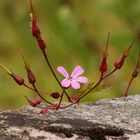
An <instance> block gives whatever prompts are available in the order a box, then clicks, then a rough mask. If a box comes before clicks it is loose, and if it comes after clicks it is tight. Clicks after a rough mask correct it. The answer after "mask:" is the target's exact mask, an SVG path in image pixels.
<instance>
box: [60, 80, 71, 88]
mask: <svg viewBox="0 0 140 140" xmlns="http://www.w3.org/2000/svg"><path fill="white" fill-rule="evenodd" d="M70 83H71V81H70V80H68V79H64V80H62V82H61V85H62V87H64V88H68V87H69V86H70Z"/></svg>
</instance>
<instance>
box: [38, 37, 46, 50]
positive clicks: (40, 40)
mask: <svg viewBox="0 0 140 140" xmlns="http://www.w3.org/2000/svg"><path fill="white" fill-rule="evenodd" d="M37 42H38V46H39V48H40V49H42V50H44V49H45V48H46V44H45V42H44V40H43V39H41V38H38V39H37Z"/></svg>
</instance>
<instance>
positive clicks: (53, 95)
mask: <svg viewBox="0 0 140 140" xmlns="http://www.w3.org/2000/svg"><path fill="white" fill-rule="evenodd" d="M51 96H52V97H53V98H54V99H58V98H59V97H60V94H59V93H58V92H53V93H51Z"/></svg>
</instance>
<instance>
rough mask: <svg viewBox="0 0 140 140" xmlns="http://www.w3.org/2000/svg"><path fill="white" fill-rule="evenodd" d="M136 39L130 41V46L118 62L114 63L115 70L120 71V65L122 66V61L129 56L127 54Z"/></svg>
mask: <svg viewBox="0 0 140 140" xmlns="http://www.w3.org/2000/svg"><path fill="white" fill-rule="evenodd" d="M135 40H136V38H135V39H134V40H133V41H132V43H131V44H130V46H129V47H128V48H127V50H125V51H124V53H123V55H122V56H121V57H120V59H119V60H117V61H116V62H115V63H114V66H115V68H116V69H120V68H121V67H122V65H123V64H124V61H125V59H126V57H127V56H128V55H129V52H130V50H131V48H132V46H133V44H134V42H135Z"/></svg>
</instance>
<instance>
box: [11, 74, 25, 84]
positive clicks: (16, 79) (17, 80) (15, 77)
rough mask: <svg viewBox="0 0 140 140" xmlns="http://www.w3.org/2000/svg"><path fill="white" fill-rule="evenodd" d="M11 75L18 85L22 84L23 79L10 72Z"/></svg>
mask: <svg viewBox="0 0 140 140" xmlns="http://www.w3.org/2000/svg"><path fill="white" fill-rule="evenodd" d="M11 77H12V78H13V79H14V80H15V81H16V83H17V84H18V85H23V84H24V79H23V78H22V77H20V76H18V75H16V74H14V73H12V74H11Z"/></svg>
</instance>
